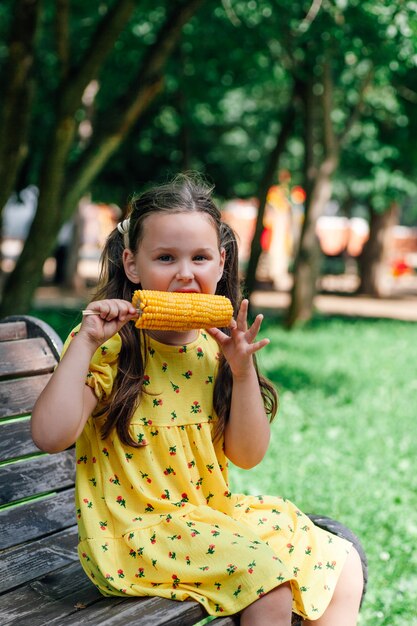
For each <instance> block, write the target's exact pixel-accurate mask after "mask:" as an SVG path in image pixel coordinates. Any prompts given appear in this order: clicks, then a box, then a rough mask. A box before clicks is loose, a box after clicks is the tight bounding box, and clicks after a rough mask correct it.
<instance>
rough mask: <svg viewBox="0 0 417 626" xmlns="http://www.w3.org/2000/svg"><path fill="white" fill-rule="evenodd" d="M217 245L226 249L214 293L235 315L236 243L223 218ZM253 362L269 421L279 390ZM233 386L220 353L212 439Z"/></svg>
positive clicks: (237, 302) (239, 296)
mask: <svg viewBox="0 0 417 626" xmlns="http://www.w3.org/2000/svg"><path fill="white" fill-rule="evenodd" d="M220 245H221V247H223V248H224V249H225V252H226V259H225V265H224V270H223V275H222V277H221V279H220V281H219V282H218V285H217V289H216V293H217V294H218V295H222V296H227V297H228V298H229V299H230V301H231V302H232V305H233V311H234V315H235V316H236V315H237V312H238V310H239V307H240V303H241V301H242V293H241V288H240V280H239V265H238V245H237V241H236V235H235V233H234V231H233V229H232V228H231V227H230V226H229V225H228V224H226V223H225V222H221V225H220ZM222 330H223V332H225V333H226V334H230V329H222ZM253 362H254V366H255V370H256V374H257V377H258V382H259V387H260V390H261V395H262V400H263V404H264V407H265V412H266V414H267V415H268V417H269V418H270V421H272V420H273V419H274V417H275V415H276V413H277V410H278V394H277V392H276V389H275V387H274V385H273V384H272V382H271V381H270V380H268V379H267V378H265V376H262V374H260V373H259V369H258V365H257V362H256V355H253ZM232 389H233V376H232V372H231V370H230V366H229V364H228V362H227V361H226V359H225V358H224V356H223V354H222V355H221V356H220V362H219V371H218V375H217V377H216V382H215V385H214V392H213V406H214V410H215V411H216V413H217V416H218V418H219V419H218V422H217V426H216V429H215V432H214V440H218V439H219V438H220V437H221V436H222V434H223V432H224V429H225V427H226V424H227V422H228V419H229V415H230V407H231V404H232Z"/></svg>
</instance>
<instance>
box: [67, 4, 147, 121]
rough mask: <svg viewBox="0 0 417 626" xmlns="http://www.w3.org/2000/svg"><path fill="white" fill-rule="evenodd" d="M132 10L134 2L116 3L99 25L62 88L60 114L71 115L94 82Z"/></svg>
mask: <svg viewBox="0 0 417 626" xmlns="http://www.w3.org/2000/svg"><path fill="white" fill-rule="evenodd" d="M135 6H136V2H135V0H118V2H116V3H115V4H114V5H113V6H112V7H111V9H110V10H109V12H108V13H107V15H106V16H105V17H104V18H103V19H102V21H101V22H100V24H99V26H98V28H97V30H96V32H95V35H94V37H93V38H92V40H91V43H90V47H89V49H88V50H87V52H86V54H85V55H84V58H83V59H82V61H81V62H80V64H79V65H78V66H77V68H72V69H71V70H70V71H69V73H68V77H67V80H66V81H65V83H64V85H63V92H62V98H61V110H62V111H63V112H64V114H72V113H73V112H74V111H75V109H76V108H77V106H78V105H79V103H80V100H81V97H82V94H83V93H84V90H85V88H86V87H87V85H88V83H89V82H90V81H91V80H92V79H93V78H96V76H97V74H98V72H99V70H100V68H101V66H102V64H103V62H104V60H105V59H106V57H107V56H108V55H109V54H110V52H111V51H112V50H113V47H114V42H115V41H116V39H117V38H118V36H119V34H120V33H121V32H122V30H123V28H124V27H125V25H126V22H127V21H128V20H129V18H130V17H131V15H132V13H133V10H134V8H135Z"/></svg>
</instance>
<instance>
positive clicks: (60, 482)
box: [0, 450, 75, 504]
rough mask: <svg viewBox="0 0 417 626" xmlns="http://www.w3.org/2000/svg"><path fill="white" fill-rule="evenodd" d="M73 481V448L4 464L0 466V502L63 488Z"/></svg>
mask: <svg viewBox="0 0 417 626" xmlns="http://www.w3.org/2000/svg"><path fill="white" fill-rule="evenodd" d="M74 480H75V468H74V451H73V450H66V451H65V452H60V453H59V454H54V455H42V456H39V457H37V458H33V459H30V460H28V461H21V462H17V463H11V464H9V465H4V466H3V467H0V484H1V485H2V488H1V492H0V504H8V503H10V502H14V501H16V500H22V499H23V498H27V497H29V496H34V495H36V494H41V493H47V492H48V491H58V490H60V489H65V488H66V487H71V486H72V485H73V484H74Z"/></svg>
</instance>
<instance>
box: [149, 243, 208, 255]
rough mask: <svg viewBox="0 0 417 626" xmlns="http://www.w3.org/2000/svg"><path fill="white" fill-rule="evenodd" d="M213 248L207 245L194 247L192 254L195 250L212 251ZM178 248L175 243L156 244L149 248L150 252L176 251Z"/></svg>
mask: <svg viewBox="0 0 417 626" xmlns="http://www.w3.org/2000/svg"><path fill="white" fill-rule="evenodd" d="M213 249H214V248H211V247H209V246H204V247H201V248H195V249H194V250H192V252H193V254H195V253H196V252H213ZM177 250H178V248H177V247H176V246H175V245H167V246H157V247H156V248H153V249H152V250H151V252H167V251H171V252H172V251H177Z"/></svg>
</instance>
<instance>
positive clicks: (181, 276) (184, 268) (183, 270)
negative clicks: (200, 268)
mask: <svg viewBox="0 0 417 626" xmlns="http://www.w3.org/2000/svg"><path fill="white" fill-rule="evenodd" d="M193 278H194V273H193V271H192V269H191V267H190V266H189V264H188V263H182V264H181V265H180V267H179V268H178V271H177V280H183V281H189V280H193Z"/></svg>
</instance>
